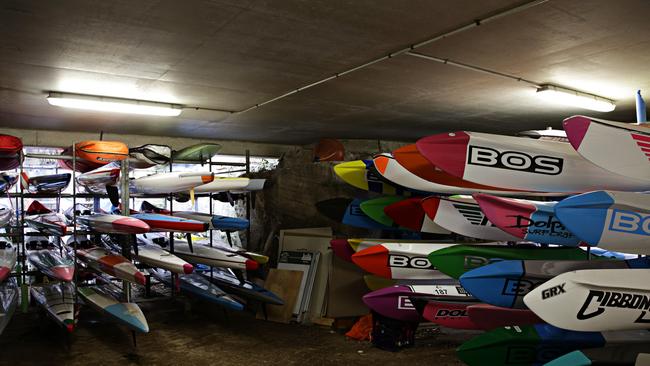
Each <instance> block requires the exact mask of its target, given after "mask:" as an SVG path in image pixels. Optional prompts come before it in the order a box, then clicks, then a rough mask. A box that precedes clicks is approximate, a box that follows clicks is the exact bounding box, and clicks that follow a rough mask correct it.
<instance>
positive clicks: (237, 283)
mask: <svg viewBox="0 0 650 366" xmlns="http://www.w3.org/2000/svg"><path fill="white" fill-rule="evenodd" d="M202 275H203V276H205V278H207V279H208V280H209V281H210V282H212V283H214V284H216V285H217V286H219V287H220V288H221V289H223V290H224V291H226V292H228V293H230V294H233V295H236V296H239V297H242V298H244V299H248V300H254V301H259V302H262V303H265V304H271V305H284V300H282V298H280V297H279V296H278V295H276V294H274V293H273V292H271V291H269V290H267V289H265V288H264V287H262V286H259V285H257V284H255V283H253V282H251V281H246V280H243V279H241V280H240V279H239V278H237V276H235V274H234V273H233V271H232V270H231V269H228V268H213V269H212V272H210V271H205V272H203V273H202Z"/></svg>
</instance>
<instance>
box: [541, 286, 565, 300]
mask: <svg viewBox="0 0 650 366" xmlns="http://www.w3.org/2000/svg"><path fill="white" fill-rule="evenodd" d="M565 285H566V282H565V283H563V284H561V285H557V286H553V287H551V288H547V289H546V290H544V291H542V300H546V299H550V298H551V297H555V296H557V295H560V294H566V290H565V289H564V286H565Z"/></svg>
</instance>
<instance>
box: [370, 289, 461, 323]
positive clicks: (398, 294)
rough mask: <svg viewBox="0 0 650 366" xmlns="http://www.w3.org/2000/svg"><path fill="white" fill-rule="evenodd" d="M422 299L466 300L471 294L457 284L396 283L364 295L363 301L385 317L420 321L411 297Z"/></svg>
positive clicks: (420, 318)
mask: <svg viewBox="0 0 650 366" xmlns="http://www.w3.org/2000/svg"><path fill="white" fill-rule="evenodd" d="M412 298H418V299H421V300H426V301H428V300H439V301H444V300H445V299H447V300H454V299H455V300H459V301H460V300H466V299H471V296H470V295H469V294H468V293H467V292H466V291H465V290H464V289H463V288H462V287H460V285H458V284H456V285H454V284H440V285H414V286H408V285H395V286H390V287H386V288H383V289H380V290H376V291H373V292H371V293H369V294H366V295H364V296H363V302H364V304H366V306H368V308H370V309H371V310H372V311H375V312H377V313H379V314H381V315H383V316H385V317H388V318H391V319H396V320H401V321H405V322H420V321H421V320H422V316H420V314H419V313H418V311H417V310H416V308H415V306H414V305H413V303H412V301H411V299H412Z"/></svg>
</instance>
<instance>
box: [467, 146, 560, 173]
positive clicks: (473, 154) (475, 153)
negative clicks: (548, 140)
mask: <svg viewBox="0 0 650 366" xmlns="http://www.w3.org/2000/svg"><path fill="white" fill-rule="evenodd" d="M467 164H470V165H479V166H487V167H492V168H499V169H508V170H517V171H520V172H526V173H535V174H545V175H558V174H560V173H562V167H563V165H564V159H562V158H556V157H553V156H544V155H537V156H531V155H529V154H526V153H523V152H519V151H499V150H496V149H492V148H489V147H482V146H473V145H470V146H469V154H467Z"/></svg>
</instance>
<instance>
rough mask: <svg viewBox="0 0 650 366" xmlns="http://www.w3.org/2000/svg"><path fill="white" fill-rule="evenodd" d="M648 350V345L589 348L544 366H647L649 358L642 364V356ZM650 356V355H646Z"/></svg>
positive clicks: (571, 353)
mask: <svg viewBox="0 0 650 366" xmlns="http://www.w3.org/2000/svg"><path fill="white" fill-rule="evenodd" d="M649 350H650V343H633V344H621V345H613V346H609V347H608V346H605V347H601V348H589V349H583V350H579V351H573V352H570V353H567V354H566V355H564V356H560V357H558V358H556V359H554V360H553V361H550V362H547V363H545V364H544V366H588V365H621V366H622V365H635V366H648V365H650V363H648V362H647V361H650V357H648V358H647V360H646V362H645V363H644V361H643V358H644V357H645V356H644V354H646V355H647V353H645V352H648V351H649ZM648 356H650V355H648Z"/></svg>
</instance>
